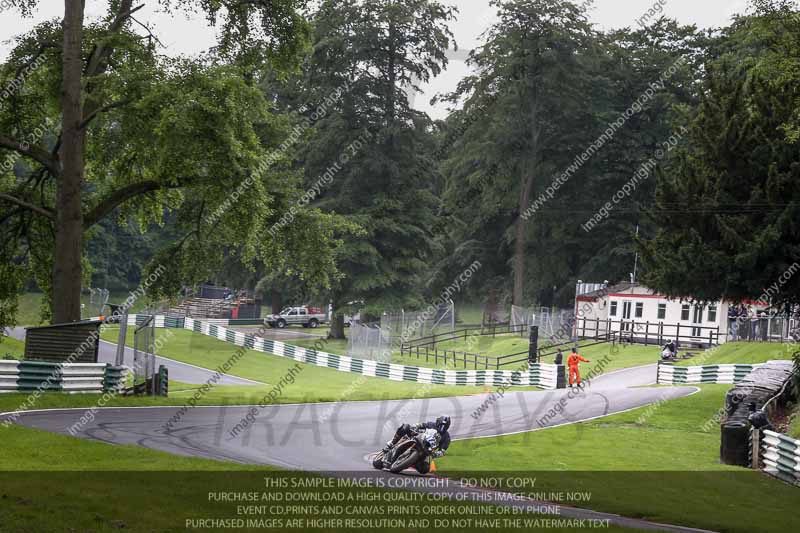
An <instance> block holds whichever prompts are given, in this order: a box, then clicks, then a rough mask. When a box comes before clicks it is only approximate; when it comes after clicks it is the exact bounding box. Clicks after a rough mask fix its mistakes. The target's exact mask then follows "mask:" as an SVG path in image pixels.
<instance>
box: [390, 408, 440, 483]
mask: <svg viewBox="0 0 800 533" xmlns="http://www.w3.org/2000/svg"><path fill="white" fill-rule="evenodd" d="M426 429H435V430H436V431H437V432H438V433H439V447H438V448H436V450H434V452H433V458H434V459H438V458H439V457H442V456H443V455H444V453H445V452H446V451H447V448H449V447H450V432H449V431H448V429H450V417H449V416H447V415H442V416H440V417H439V418H437V419H436V420H435V421H433V422H420V423H419V424H403V425H402V426H400V427H399V428H397V431H396V432H395V434H394V437H392V440H390V441H389V442H387V443H386V447H385V448H384V449H383V453H384V454H386V453H389V452H390V451H391V450H392V448H394V445H395V444H397V441H399V440H400V439H401V438H403V437H413V436H414V435H417V434H418V433H421V432H423V431H425V430H426ZM414 468H416V469H417V472H419V473H420V474H427V473H428V472H430V469H431V457H430V456H427V457H425V458H424V459H422V460H420V461H419V462H418V463H417V464H415V465H414Z"/></svg>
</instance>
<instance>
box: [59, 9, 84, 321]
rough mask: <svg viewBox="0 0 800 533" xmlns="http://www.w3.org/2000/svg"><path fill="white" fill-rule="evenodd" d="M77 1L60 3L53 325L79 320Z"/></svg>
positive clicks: (80, 232)
mask: <svg viewBox="0 0 800 533" xmlns="http://www.w3.org/2000/svg"><path fill="white" fill-rule="evenodd" d="M82 33H83V1H82V0H64V50H63V83H62V93H61V109H62V113H63V123H62V128H61V137H62V141H61V154H60V155H61V165H62V171H61V177H60V179H59V181H58V185H57V191H56V242H55V257H54V258H53V322H54V323H60V322H74V321H77V320H80V319H81V281H82V276H81V247H82V238H83V216H82V213H81V184H82V181H83V171H84V166H83V145H84V134H83V131H82V128H81V122H82V121H83V107H82V105H81V74H82V72H83V57H82V54H81V41H82V37H83V35H82Z"/></svg>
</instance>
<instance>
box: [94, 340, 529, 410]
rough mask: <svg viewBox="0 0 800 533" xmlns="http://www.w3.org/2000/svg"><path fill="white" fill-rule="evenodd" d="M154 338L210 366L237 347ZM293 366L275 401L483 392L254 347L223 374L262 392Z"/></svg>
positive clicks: (171, 353) (164, 350)
mask: <svg viewBox="0 0 800 533" xmlns="http://www.w3.org/2000/svg"><path fill="white" fill-rule="evenodd" d="M118 336H119V332H118V330H117V328H113V327H110V328H107V329H106V330H105V331H104V332H103V333H102V338H103V339H104V340H107V341H109V342H116V340H117V338H118ZM132 337H133V332H132V329H129V330H128V339H127V344H128V346H132V345H133V340H132ZM156 339H157V342H158V343H159V344H160V348H159V349H158V354H159V355H162V356H164V357H168V358H170V359H175V360H176V361H181V362H184V363H189V364H193V365H196V366H200V367H203V368H209V369H216V368H219V367H221V366H222V365H224V364H225V363H226V362H228V361H229V360H231V358H232V357H233V356H234V354H236V353H237V351H238V349H239V347H238V346H235V345H233V344H231V343H228V342H224V341H221V340H218V339H214V338H211V337H208V336H206V335H202V334H200V333H196V332H193V331H188V330H181V329H158V330H157V332H156ZM326 348H327V346H324V347H323V348H322V350H325V349H326ZM296 365H299V366H298V368H299V369H301V370H300V371H299V372H297V373H296V375H295V376H294V380H295V382H294V383H293V384H291V385H290V386H287V387H285V388H284V389H283V392H282V395H281V396H280V398H279V400H278V401H279V403H293V402H329V401H341V400H388V399H405V398H439V397H448V396H460V395H464V394H478V393H481V392H484V387H458V386H444V385H433V386H428V385H424V384H420V383H412V382H399V381H390V380H387V379H382V378H373V377H362V376H361V375H359V374H353V373H350V372H340V371H338V370H333V369H329V368H324V367H318V366H315V365H308V364H304V363H298V362H297V361H294V360H293V359H289V358H287V357H280V356H277V355H270V354H265V353H262V352H257V351H255V350H245V352H244V355H242V357H241V358H240V359H238V361H237V362H236V364H235V365H234V366H233V367H232V368H231V369H230V370H229V371H228V372H227V373H228V374H230V375H232V376H238V377H242V378H247V379H252V380H255V381H259V382H262V383H264V384H265V385H268V386H269V387H267V388H266V392H269V390H270V389H271V388H272V385H274V384H276V383H278V382H279V381H281V379H283V378H284V377H285V376H287V375H288V373H289V371H290V370H291V369H293V368H294V367H295V366H296ZM214 390H215V391H217V392H218V393H219V394H227V395H228V396H230V397H235V396H239V395H241V394H242V393H246V394H247V397H248V398H253V397H255V396H258V397H259V398H260V397H261V396H263V394H260V393H262V391H261V390H259V388H258V387H244V388H243V387H240V386H233V388H229V387H228V386H216V387H214ZM520 390H526V389H525V388H522V389H520ZM527 390H535V388H527Z"/></svg>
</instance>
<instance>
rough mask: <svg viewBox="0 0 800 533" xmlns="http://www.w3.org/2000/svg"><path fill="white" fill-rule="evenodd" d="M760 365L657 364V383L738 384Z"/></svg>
mask: <svg viewBox="0 0 800 533" xmlns="http://www.w3.org/2000/svg"><path fill="white" fill-rule="evenodd" d="M760 366H762V365H760V364H757V365H705V366H673V365H672V364H670V363H663V362H659V364H658V383H663V384H667V385H682V384H685V383H726V384H732V383H739V382H740V381H742V380H743V379H744V378H746V377H747V376H748V375H749V374H750V372H752V371H753V370H755V369H756V368H758V367H760Z"/></svg>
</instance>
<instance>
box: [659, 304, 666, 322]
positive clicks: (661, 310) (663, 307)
mask: <svg viewBox="0 0 800 533" xmlns="http://www.w3.org/2000/svg"><path fill="white" fill-rule="evenodd" d="M665 318H667V304H658V319H659V320H664V319H665Z"/></svg>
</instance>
